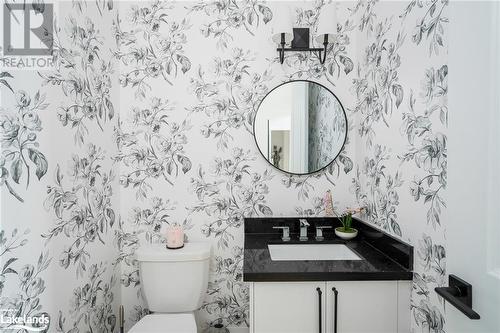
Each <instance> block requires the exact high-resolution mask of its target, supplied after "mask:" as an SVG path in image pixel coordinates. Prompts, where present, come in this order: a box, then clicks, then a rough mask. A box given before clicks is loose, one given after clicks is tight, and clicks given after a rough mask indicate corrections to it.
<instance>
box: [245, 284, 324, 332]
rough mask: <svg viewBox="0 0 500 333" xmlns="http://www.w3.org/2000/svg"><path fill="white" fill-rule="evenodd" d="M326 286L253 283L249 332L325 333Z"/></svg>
mask: <svg viewBox="0 0 500 333" xmlns="http://www.w3.org/2000/svg"><path fill="white" fill-rule="evenodd" d="M325 287H326V283H325V282H317V283H316V282H290V283H287V282H276V283H273V282H262V283H261V282H259V283H254V287H253V288H254V289H253V301H254V304H253V310H254V311H253V324H254V327H253V329H252V332H254V333H280V332H283V333H324V332H325V330H324V327H325V315H324V314H325V292H326V290H325ZM317 288H319V290H320V292H321V293H319V292H318V290H317ZM320 295H321V298H320ZM320 300H321V310H320ZM320 311H321V312H320ZM320 320H321V325H320Z"/></svg>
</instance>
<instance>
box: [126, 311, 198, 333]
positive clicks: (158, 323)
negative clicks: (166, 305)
mask: <svg viewBox="0 0 500 333" xmlns="http://www.w3.org/2000/svg"><path fill="white" fill-rule="evenodd" d="M172 332H175V333H196V332H197V329H196V322H195V320H194V315H193V314H192V313H168V314H167V313H165V314H150V315H147V316H145V317H143V318H142V319H141V320H139V321H138V322H137V323H136V324H135V325H134V326H132V328H131V329H130V331H128V333H172Z"/></svg>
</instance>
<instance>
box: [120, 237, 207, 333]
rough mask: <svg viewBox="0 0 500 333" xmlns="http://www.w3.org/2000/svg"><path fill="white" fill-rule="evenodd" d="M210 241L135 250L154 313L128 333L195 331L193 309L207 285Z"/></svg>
mask: <svg viewBox="0 0 500 333" xmlns="http://www.w3.org/2000/svg"><path fill="white" fill-rule="evenodd" d="M210 250H211V249H210V244H209V243H204V242H192V243H186V244H185V245H184V247H183V248H182V249H177V250H170V249H167V248H166V247H165V245H161V244H159V245H149V246H145V247H140V248H139V249H138V250H137V251H136V257H137V261H138V262H139V274H140V279H141V287H142V292H143V295H144V298H145V299H146V302H147V305H148V309H149V310H150V311H152V312H153V313H152V314H150V315H147V316H145V317H143V318H142V319H141V320H140V321H138V322H137V323H136V324H135V325H134V326H133V327H132V328H131V329H130V331H129V333H164V332H172V333H173V332H175V333H196V332H197V328H196V322H195V319H194V313H193V312H194V311H195V310H197V309H199V308H200V306H201V305H202V302H203V298H204V297H205V294H206V291H207V287H208V267H209V262H210Z"/></svg>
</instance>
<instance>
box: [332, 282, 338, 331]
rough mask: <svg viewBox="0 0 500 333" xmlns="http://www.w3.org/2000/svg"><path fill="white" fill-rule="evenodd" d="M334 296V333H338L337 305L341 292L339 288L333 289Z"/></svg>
mask: <svg viewBox="0 0 500 333" xmlns="http://www.w3.org/2000/svg"><path fill="white" fill-rule="evenodd" d="M332 291H333V296H334V301H333V302H334V304H333V305H334V307H335V308H334V310H333V333H337V305H338V300H339V291H338V290H337V288H335V287H333V288H332Z"/></svg>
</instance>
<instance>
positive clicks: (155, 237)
mask: <svg viewBox="0 0 500 333" xmlns="http://www.w3.org/2000/svg"><path fill="white" fill-rule="evenodd" d="M333 5H334V4H333V3H332V2H331V1H326V0H325V1H321V0H317V1H304V2H302V1H293V2H281V1H263V0H256V1H229V0H215V1H200V2H184V1H182V2H168V1H141V2H139V1H135V2H125V1H124V2H113V1H104V0H102V1H101V0H99V1H95V2H93V1H73V2H61V3H58V15H56V19H55V22H54V25H55V32H54V45H55V52H54V67H53V68H51V69H48V70H40V71H36V72H34V71H26V70H24V71H22V70H7V71H4V70H2V71H1V72H0V87H1V92H2V113H1V115H0V119H1V120H0V139H1V142H2V150H1V158H0V172H1V173H0V176H1V178H0V186H1V187H2V196H1V204H2V212H1V214H2V216H1V218H2V231H1V232H0V257H1V258H2V267H3V268H2V272H1V275H0V303H1V307H2V308H11V309H15V311H17V313H20V314H26V315H31V316H41V315H42V314H45V313H46V314H49V315H50V317H51V319H52V322H51V327H50V329H49V331H50V332H52V331H55V332H71V333H75V332H87V331H92V332H116V331H117V327H118V322H117V311H118V307H119V305H120V304H123V305H124V307H125V320H126V323H125V326H126V329H129V328H130V327H131V326H132V325H133V323H135V322H136V321H137V320H139V319H140V318H141V317H142V316H143V315H144V314H146V313H147V306H146V303H145V300H144V299H143V298H142V295H141V282H140V278H139V274H138V266H137V262H136V261H135V259H134V253H135V250H136V249H137V248H138V247H139V246H141V245H144V244H148V243H155V242H160V241H161V240H162V236H161V232H162V228H163V227H164V226H166V225H168V224H171V223H179V224H182V225H183V226H184V227H185V228H186V230H187V231H186V233H187V235H188V237H189V239H190V240H203V241H208V242H211V243H212V246H213V249H214V256H213V258H212V264H211V271H210V280H209V281H210V282H209V290H208V292H207V295H206V297H205V301H204V303H203V306H202V308H201V309H200V310H199V311H198V312H197V321H198V324H199V327H201V328H206V327H208V326H211V325H214V324H216V323H219V322H222V323H224V324H225V325H227V326H240V327H245V326H248V323H249V319H248V315H249V314H248V302H249V295H248V287H247V286H246V284H245V283H244V282H243V281H242V258H243V217H245V216H321V215H323V214H324V210H323V202H322V200H323V199H322V198H323V196H324V193H325V192H326V191H327V190H329V189H330V190H331V191H332V194H333V199H334V205H335V209H336V210H337V211H339V212H340V211H342V210H343V209H344V208H345V207H351V206H354V205H362V206H364V207H366V208H367V209H366V215H365V216H364V217H363V218H364V219H366V220H367V221H369V222H370V223H373V224H374V225H376V226H378V227H380V228H382V229H384V230H386V231H387V232H389V233H391V234H393V235H395V236H397V237H400V238H402V239H404V240H406V241H408V242H410V243H411V244H413V245H414V246H415V248H416V253H415V256H416V258H415V259H416V260H415V277H414V281H413V288H412V296H411V313H412V323H411V329H412V332H436V333H441V332H445V316H444V315H445V312H444V304H443V302H442V301H441V300H440V299H439V298H438V297H437V296H436V295H435V293H434V292H433V288H434V287H435V286H440V285H443V284H444V283H445V280H446V246H445V237H444V228H445V221H442V219H441V215H442V212H443V210H444V209H445V208H446V202H445V201H444V199H443V197H444V192H445V190H446V169H447V165H446V156H447V152H446V143H447V142H446V133H447V119H448V109H447V75H448V67H447V56H446V53H447V46H446V43H447V26H448V19H447V8H448V2H447V0H429V1H425V2H423V1H416V0H408V1H400V2H379V1H377V0H359V1H343V2H339V3H338V17H339V20H338V22H337V33H338V35H339V39H338V43H335V44H332V45H330V46H329V47H330V53H329V56H328V59H327V61H326V63H325V64H324V65H321V64H320V63H319V61H318V58H317V55H315V54H307V53H290V54H287V56H286V59H285V63H284V64H283V65H281V64H280V63H279V61H278V58H277V53H276V52H275V45H273V43H272V42H271V40H270V36H271V35H272V33H273V18H275V16H276V15H280V13H285V12H290V13H291V14H292V15H293V17H294V21H295V25H296V26H301V27H310V28H311V32H312V34H313V36H314V35H315V34H316V31H317V28H318V22H319V13H320V12H322V11H327V12H328V11H332V9H333ZM290 79H307V80H312V81H316V82H319V83H321V84H323V85H325V86H326V87H327V88H329V89H330V90H332V91H333V92H334V93H335V95H336V96H337V97H338V98H339V100H340V101H341V103H342V105H343V106H344V108H345V110H346V113H347V118H348V124H347V130H348V137H347V141H346V144H345V146H344V148H343V150H342V151H341V153H340V155H339V156H338V158H337V159H336V160H335V161H334V162H333V163H332V164H330V165H329V166H328V167H327V168H326V169H324V170H322V171H321V172H319V173H315V174H311V175H306V176H295V175H287V174H285V173H282V172H280V171H279V170H276V169H273V168H272V167H271V166H270V165H269V164H268V163H267V162H266V161H265V160H264V159H263V158H261V156H260V153H259V151H258V149H257V147H256V145H255V142H254V139H253V136H252V124H253V119H254V117H255V113H256V112H257V108H258V105H259V102H260V100H261V99H262V98H263V97H264V96H265V95H266V93H267V92H268V91H270V90H271V89H272V88H273V87H274V86H276V85H278V84H280V83H282V82H284V81H287V80H290ZM26 82H29V84H26Z"/></svg>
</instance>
